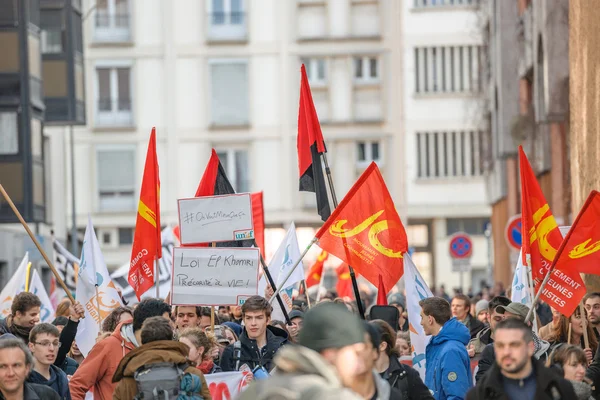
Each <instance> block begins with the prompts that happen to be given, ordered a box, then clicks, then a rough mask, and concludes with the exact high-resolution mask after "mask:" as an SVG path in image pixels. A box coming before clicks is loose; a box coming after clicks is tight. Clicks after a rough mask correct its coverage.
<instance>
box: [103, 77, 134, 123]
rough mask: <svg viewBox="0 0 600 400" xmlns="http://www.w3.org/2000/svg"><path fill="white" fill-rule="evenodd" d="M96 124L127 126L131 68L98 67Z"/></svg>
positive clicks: (129, 121)
mask: <svg viewBox="0 0 600 400" xmlns="http://www.w3.org/2000/svg"><path fill="white" fill-rule="evenodd" d="M96 80H97V89H98V90H97V93H98V98H97V119H96V123H97V125H104V126H107V125H108V126H129V125H132V124H133V114H132V112H131V110H132V106H131V69H130V68H129V67H114V68H113V67H98V68H96Z"/></svg>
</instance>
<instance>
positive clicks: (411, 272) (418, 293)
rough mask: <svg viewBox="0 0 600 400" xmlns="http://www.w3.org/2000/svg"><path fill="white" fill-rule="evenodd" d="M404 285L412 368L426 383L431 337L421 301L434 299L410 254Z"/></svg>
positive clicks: (406, 260)
mask: <svg viewBox="0 0 600 400" xmlns="http://www.w3.org/2000/svg"><path fill="white" fill-rule="evenodd" d="M404 285H405V287H406V310H407V311H408V321H409V328H410V344H411V353H412V364H413V365H412V366H413V368H414V369H416V370H417V371H419V374H420V375H421V379H423V381H425V368H426V365H425V348H426V347H427V344H429V340H430V339H431V336H427V335H425V332H424V331H423V327H422V326H421V306H420V305H419V301H421V300H423V299H426V298H428V297H433V293H431V290H429V286H427V283H425V280H424V279H423V277H422V276H421V274H420V273H419V270H418V269H417V267H416V266H415V264H414V263H413V261H412V260H411V258H410V256H409V255H408V253H405V254H404Z"/></svg>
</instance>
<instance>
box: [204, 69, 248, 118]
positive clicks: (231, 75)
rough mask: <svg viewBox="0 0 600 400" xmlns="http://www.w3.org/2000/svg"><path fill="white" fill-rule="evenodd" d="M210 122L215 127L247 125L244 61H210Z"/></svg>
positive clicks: (246, 87) (246, 77)
mask: <svg viewBox="0 0 600 400" xmlns="http://www.w3.org/2000/svg"><path fill="white" fill-rule="evenodd" d="M210 78H211V101H212V110H211V121H212V124H213V125H216V126H232V125H247V124H248V123H249V117H248V114H249V110H248V64H247V62H246V61H233V60H232V61H211V62H210Z"/></svg>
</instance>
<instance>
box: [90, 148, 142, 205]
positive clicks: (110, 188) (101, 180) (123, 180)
mask: <svg viewBox="0 0 600 400" xmlns="http://www.w3.org/2000/svg"><path fill="white" fill-rule="evenodd" d="M97 167H98V197H99V208H100V211H133V210H135V205H136V201H135V197H134V194H135V181H136V180H135V149H133V148H108V149H99V150H98V151H97Z"/></svg>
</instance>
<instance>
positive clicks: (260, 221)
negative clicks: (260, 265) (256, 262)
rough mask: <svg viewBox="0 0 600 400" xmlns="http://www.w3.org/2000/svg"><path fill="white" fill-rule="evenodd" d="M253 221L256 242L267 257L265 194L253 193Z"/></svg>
mask: <svg viewBox="0 0 600 400" xmlns="http://www.w3.org/2000/svg"><path fill="white" fill-rule="evenodd" d="M251 196H252V220H253V221H254V240H255V241H256V245H257V246H258V247H259V248H260V252H261V254H262V256H263V257H264V256H265V209H264V206H263V192H258V193H252V195H251Z"/></svg>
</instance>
